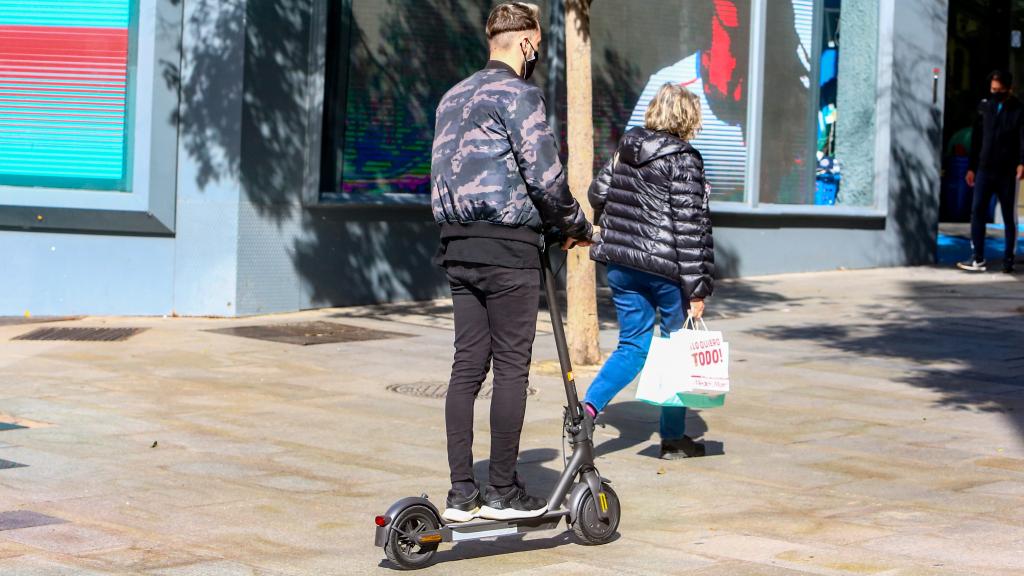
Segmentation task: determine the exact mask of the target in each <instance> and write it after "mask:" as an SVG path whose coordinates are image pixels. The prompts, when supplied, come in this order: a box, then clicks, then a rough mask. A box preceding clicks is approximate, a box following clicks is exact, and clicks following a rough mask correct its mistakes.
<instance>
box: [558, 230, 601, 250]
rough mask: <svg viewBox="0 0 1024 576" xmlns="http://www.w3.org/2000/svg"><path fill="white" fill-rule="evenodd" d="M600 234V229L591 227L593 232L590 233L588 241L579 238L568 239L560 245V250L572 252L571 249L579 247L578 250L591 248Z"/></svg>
mask: <svg viewBox="0 0 1024 576" xmlns="http://www.w3.org/2000/svg"><path fill="white" fill-rule="evenodd" d="M600 233H601V228H600V227H598V226H594V227H593V232H592V233H591V235H590V238H589V239H586V240H584V239H581V238H569V239H567V240H566V241H565V242H563V243H562V250H566V251H568V250H572V249H573V248H576V247H577V246H578V247H580V248H586V247H587V246H593V245H594V243H595V242H596V241H597V237H598V235H599V234H600Z"/></svg>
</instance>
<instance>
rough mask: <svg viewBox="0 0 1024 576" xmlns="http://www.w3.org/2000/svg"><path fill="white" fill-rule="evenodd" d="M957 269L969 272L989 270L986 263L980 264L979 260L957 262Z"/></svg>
mask: <svg viewBox="0 0 1024 576" xmlns="http://www.w3.org/2000/svg"><path fill="white" fill-rule="evenodd" d="M956 267H957V268H959V269H961V270H967V271H968V272H984V271H985V270H987V267H986V265H985V261H984V260H982V261H981V262H978V261H977V260H968V261H966V262H957V263H956Z"/></svg>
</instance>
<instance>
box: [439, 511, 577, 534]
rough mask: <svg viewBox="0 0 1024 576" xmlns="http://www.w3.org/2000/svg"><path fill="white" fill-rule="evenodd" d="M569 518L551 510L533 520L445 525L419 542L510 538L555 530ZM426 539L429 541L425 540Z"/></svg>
mask: <svg viewBox="0 0 1024 576" xmlns="http://www.w3.org/2000/svg"><path fill="white" fill-rule="evenodd" d="M568 517H569V511H568V510H566V509H564V508H562V509H559V510H549V511H547V512H545V513H544V514H541V515H540V516H534V517H532V518H516V519H513V520H471V521H469V522H454V523H448V524H445V525H443V526H441V527H440V528H439V529H437V530H433V531H430V532H423V533H422V534H420V535H419V540H420V542H431V541H434V542H463V541H466V540H480V539H481V538H493V537H495V536H508V535H510V534H518V533H522V532H534V531H537V530H553V529H554V528H557V527H558V523H559V522H560V521H561V520H562V518H568ZM438 536H440V540H437V537H438ZM425 537H426V538H427V540H424V538H425Z"/></svg>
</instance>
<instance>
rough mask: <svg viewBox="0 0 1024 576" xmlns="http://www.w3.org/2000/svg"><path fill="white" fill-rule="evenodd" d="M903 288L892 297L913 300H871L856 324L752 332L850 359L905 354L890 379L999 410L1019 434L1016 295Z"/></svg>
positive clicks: (1022, 418)
mask: <svg viewBox="0 0 1024 576" xmlns="http://www.w3.org/2000/svg"><path fill="white" fill-rule="evenodd" d="M1012 286H1014V287H1016V285H1012ZM907 288H908V290H909V292H910V293H911V294H912V297H911V298H909V299H906V300H905V299H902V298H901V299H900V302H905V301H907V300H909V301H911V302H913V303H914V305H913V306H911V307H908V308H907V309H895V308H892V309H887V308H886V307H885V304H884V303H871V304H866V305H865V306H864V315H863V316H862V317H863V318H864V321H863V322H856V323H839V321H838V320H837V321H834V322H828V321H823V322H821V323H817V324H808V325H802V326H770V327H767V328H765V329H764V330H761V331H760V332H759V335H761V336H765V337H768V338H772V339H781V340H791V341H807V342H811V343H813V344H814V345H817V346H824V347H827V348H831V349H834V350H838V351H840V352H843V353H846V354H849V355H850V357H851V361H853V362H857V361H867V362H870V361H871V358H872V357H875V358H902V359H906V360H909V361H910V366H909V367H908V368H905V369H904V370H903V372H904V373H902V374H895V375H893V376H892V379H893V380H895V381H897V382H904V383H907V384H911V385H913V386H917V387H921V388H927V389H930V390H934V391H936V392H938V393H940V394H941V398H940V399H939V400H938V403H939V404H941V405H943V406H948V407H951V408H954V409H959V410H974V411H979V412H990V413H1001V414H1004V415H1005V416H1006V418H1007V419H1008V420H1010V421H1011V422H1012V423H1013V424H1014V425H1015V426H1016V428H1017V430H1018V431H1019V433H1020V434H1021V435H1022V436H1024V377H1022V375H1021V372H1022V371H1024V346H1022V344H1021V343H1022V342H1024V294H1021V293H1020V292H1016V293H1012V292H1011V291H1010V290H1007V284H1005V283H1002V282H999V283H985V284H973V285H972V284H968V285H957V286H950V285H945V284H940V283H926V282H912V283H909V284H907ZM973 302H984V303H985V306H984V307H983V308H982V309H984V310H986V312H985V313H980V312H978V313H976V312H975V311H974V306H973V305H972V303H973ZM979 308H980V307H979ZM993 310H997V311H998V312H996V313H994V314H993V313H992V311H993Z"/></svg>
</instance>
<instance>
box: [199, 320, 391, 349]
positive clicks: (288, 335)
mask: <svg viewBox="0 0 1024 576" xmlns="http://www.w3.org/2000/svg"><path fill="white" fill-rule="evenodd" d="M208 332H214V333H217V334H228V335H231V336H241V337H243V338H253V339H256V340H266V341H269V342H281V343H284V344H297V345H299V346H311V345H314V344H336V343H339V342H365V341H367V340H388V339H391V338H408V337H409V334H399V333H397V332H385V331H383V330H374V329H372V328H363V327H361V326H350V325H348V324H338V323H337V322H303V323H301V324H266V325H262V326H238V327H235V328H218V329H217V330H208Z"/></svg>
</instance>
